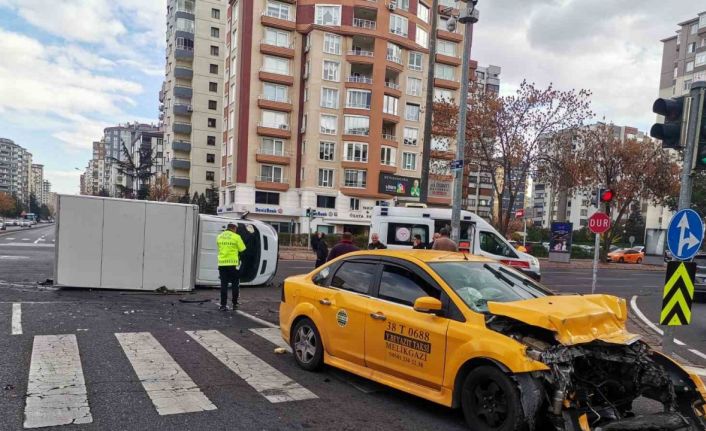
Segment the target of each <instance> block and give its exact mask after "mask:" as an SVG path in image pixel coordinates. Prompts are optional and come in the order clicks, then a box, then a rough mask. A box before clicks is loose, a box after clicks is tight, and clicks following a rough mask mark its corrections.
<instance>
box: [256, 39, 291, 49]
mask: <svg viewBox="0 0 706 431" xmlns="http://www.w3.org/2000/svg"><path fill="white" fill-rule="evenodd" d="M260 45H270V46H276V47H277V48H288V49H294V42H292V43H287V44H284V45H283V44H279V43H277V42H275V41H272V40H267V39H262V40H260Z"/></svg>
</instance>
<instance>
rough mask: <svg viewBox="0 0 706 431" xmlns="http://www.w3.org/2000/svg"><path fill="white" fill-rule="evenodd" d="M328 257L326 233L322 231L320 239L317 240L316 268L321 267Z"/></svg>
mask: <svg viewBox="0 0 706 431" xmlns="http://www.w3.org/2000/svg"><path fill="white" fill-rule="evenodd" d="M327 257H328V244H326V234H325V233H323V232H322V233H321V235H320V236H319V238H318V241H317V242H316V264H315V265H316V266H315V268H318V267H320V266H321V265H323V264H324V263H326V258H327Z"/></svg>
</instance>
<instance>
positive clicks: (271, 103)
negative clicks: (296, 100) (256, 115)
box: [257, 94, 292, 112]
mask: <svg viewBox="0 0 706 431" xmlns="http://www.w3.org/2000/svg"><path fill="white" fill-rule="evenodd" d="M257 106H258V107H260V108H262V109H271V110H273V111H282V112H292V101H291V100H289V98H288V97H287V98H282V99H277V98H270V97H268V96H266V95H264V94H261V95H260V96H259V97H258V99H257Z"/></svg>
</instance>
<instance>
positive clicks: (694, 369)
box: [684, 366, 706, 377]
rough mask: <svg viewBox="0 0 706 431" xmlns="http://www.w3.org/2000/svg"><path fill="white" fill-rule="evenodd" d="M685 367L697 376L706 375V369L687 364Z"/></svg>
mask: <svg viewBox="0 0 706 431" xmlns="http://www.w3.org/2000/svg"><path fill="white" fill-rule="evenodd" d="M684 369H685V370H686V371H688V372H690V373H692V374H696V375H697V376H701V377H706V369H703V368H699V367H687V366H685V367H684Z"/></svg>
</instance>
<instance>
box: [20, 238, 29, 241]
mask: <svg viewBox="0 0 706 431" xmlns="http://www.w3.org/2000/svg"><path fill="white" fill-rule="evenodd" d="M22 241H30V239H29V238H22Z"/></svg>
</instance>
